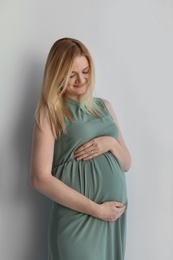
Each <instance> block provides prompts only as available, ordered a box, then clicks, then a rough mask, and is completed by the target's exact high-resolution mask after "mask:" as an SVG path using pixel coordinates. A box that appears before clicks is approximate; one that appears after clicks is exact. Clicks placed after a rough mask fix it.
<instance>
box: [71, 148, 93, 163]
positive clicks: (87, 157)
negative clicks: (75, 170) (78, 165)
mask: <svg viewBox="0 0 173 260" xmlns="http://www.w3.org/2000/svg"><path fill="white" fill-rule="evenodd" d="M93 157H94V151H93V150H91V151H89V152H86V153H83V154H82V155H77V156H76V155H75V158H76V160H77V161H79V160H84V161H85V160H90V159H92V158H93Z"/></svg>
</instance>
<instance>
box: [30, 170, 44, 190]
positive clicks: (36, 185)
mask: <svg viewBox="0 0 173 260" xmlns="http://www.w3.org/2000/svg"><path fill="white" fill-rule="evenodd" d="M41 183H42V180H41V179H40V178H39V177H37V176H36V174H34V173H32V172H31V178H30V185H31V187H32V188H33V189H35V190H40V186H41Z"/></svg>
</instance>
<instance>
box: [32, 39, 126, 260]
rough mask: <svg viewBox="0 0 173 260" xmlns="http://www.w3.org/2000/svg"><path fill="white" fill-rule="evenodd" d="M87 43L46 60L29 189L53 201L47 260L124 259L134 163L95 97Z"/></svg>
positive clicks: (61, 48) (57, 47) (57, 50)
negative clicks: (128, 187) (129, 184)
mask: <svg viewBox="0 0 173 260" xmlns="http://www.w3.org/2000/svg"><path fill="white" fill-rule="evenodd" d="M93 85H94V66H93V61H92V58H91V55H90V53H89V51H88V50H87V48H86V47H85V46H84V44H83V43H81V42H80V41H78V40H76V39H71V38H63V39H60V40H58V41H56V42H55V43H54V44H53V46H52V48H51V50H50V52H49V55H48V58H47V62H46V66H45V72H44V79H43V87H42V92H41V95H40V99H39V102H38V107H37V111H36V120H35V125H34V129H33V145H32V156H31V183H32V186H33V187H34V188H35V189H37V190H38V191H39V192H41V193H43V194H44V195H46V196H47V197H49V198H50V199H51V200H52V209H51V214H50V223H49V232H48V249H49V260H72V259H74V260H123V259H124V251H125V229H126V207H127V193H126V181H125V175H124V172H126V171H128V169H129V167H130V163H131V158H130V154H129V151H128V149H127V147H126V144H125V142H124V140H123V137H122V134H121V131H120V127H119V124H118V122H117V118H116V116H115V114H114V111H113V109H112V106H111V104H110V103H109V102H108V101H106V100H102V99H100V98H95V97H93V96H92V93H93Z"/></svg>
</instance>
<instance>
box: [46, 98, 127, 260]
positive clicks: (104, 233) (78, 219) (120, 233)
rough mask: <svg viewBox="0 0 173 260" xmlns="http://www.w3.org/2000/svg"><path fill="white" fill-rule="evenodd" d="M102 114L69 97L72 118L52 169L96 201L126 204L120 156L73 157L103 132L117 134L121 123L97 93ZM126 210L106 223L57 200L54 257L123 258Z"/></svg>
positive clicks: (51, 233)
mask: <svg viewBox="0 0 173 260" xmlns="http://www.w3.org/2000/svg"><path fill="white" fill-rule="evenodd" d="M94 100H95V103H97V105H98V108H97V112H98V113H99V114H100V116H101V117H102V119H100V118H98V117H95V116H93V115H91V114H90V113H87V112H86V111H83V110H82V109H81V108H80V104H79V102H77V101H75V100H72V99H69V98H67V99H66V104H67V106H68V108H69V109H70V112H71V113H72V116H73V121H72V122H71V121H69V120H68V119H66V127H67V133H66V134H62V135H61V137H60V138H59V139H57V140H56V141H55V146H54V158H53V168H52V174H53V175H54V176H56V177H57V178H58V179H60V180H61V181H62V182H64V183H65V184H66V185H68V186H70V187H71V188H73V189H74V190H76V191H78V192H80V193H82V194H83V195H85V196H86V197H88V198H89V199H91V200H93V201H95V202H96V203H102V202H105V201H120V202H123V203H125V204H127V192H126V180H125V174H124V172H123V171H122V169H121V167H120V165H119V163H118V161H117V159H116V158H115V157H114V156H113V154H112V153H111V152H106V153H104V154H102V155H100V156H97V157H95V158H93V159H91V160H88V161H83V160H81V161H77V160H75V159H74V151H75V150H76V149H77V148H78V147H80V146H81V145H82V144H84V143H86V142H88V141H89V140H91V139H93V138H95V137H98V136H104V135H105V136H113V137H114V138H116V139H117V137H118V128H117V126H116V124H115V123H114V121H113V120H112V118H111V116H110V114H109V112H108V110H107V108H106V106H105V105H104V102H103V101H102V99H100V98H94ZM125 236H126V211H125V213H124V214H123V215H122V216H121V217H120V218H119V219H118V220H116V221H115V222H107V221H103V220H100V219H97V218H94V217H92V216H88V215H86V214H83V213H80V212H77V211H74V210H71V209H69V208H66V207H64V206H62V205H59V204H58V203H56V202H52V208H51V214H50V222H49V229H48V254H49V260H123V259H124V252H125Z"/></svg>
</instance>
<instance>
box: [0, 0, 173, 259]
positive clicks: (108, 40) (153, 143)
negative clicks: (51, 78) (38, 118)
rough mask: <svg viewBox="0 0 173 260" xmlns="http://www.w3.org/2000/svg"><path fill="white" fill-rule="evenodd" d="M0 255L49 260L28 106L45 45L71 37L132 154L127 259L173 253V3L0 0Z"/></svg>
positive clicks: (45, 215) (38, 79) (34, 100)
mask: <svg viewBox="0 0 173 260" xmlns="http://www.w3.org/2000/svg"><path fill="white" fill-rule="evenodd" d="M0 31H1V41H0V64H1V65H0V66H1V79H0V81H1V84H0V93H1V95H0V104H1V108H0V112H1V129H0V130H1V131H0V134H1V136H0V137H1V139H0V145H1V152H0V165H1V168H0V258H1V259H5V260H31V259H32V260H46V259H47V225H48V219H49V210H50V201H49V200H48V199H47V198H45V197H44V196H43V195H41V194H39V193H38V192H36V191H34V190H33V189H32V188H31V187H30V180H29V167H30V166H29V164H30V149H31V135H32V126H33V120H34V111H35V108H36V103H37V100H38V96H39V92H40V88H41V83H42V75H43V69H44V65H45V61H46V57H47V54H48V51H49V49H50V47H51V46H52V44H53V43H54V41H55V40H57V39H59V38H61V37H65V36H69V37H73V38H78V39H79V40H81V41H82V42H84V43H85V44H86V46H87V47H88V48H89V50H90V52H91V53H92V56H93V58H94V61H95V66H96V86H95V95H96V96H99V97H102V98H105V99H107V100H109V101H110V102H111V103H112V105H113V107H114V109H115V113H116V115H117V117H118V119H119V123H120V126H121V130H122V133H123V136H124V139H125V141H126V144H127V146H128V147H129V150H130V151H131V155H132V167H131V169H130V171H129V172H128V173H127V185H128V194H129V208H128V230H127V247H126V260H139V259H140V260H146V259H148V260H153V259H157V260H163V259H165V260H172V259H173V247H172V244H173V222H172V219H173V189H172V186H173V184H172V183H173V134H172V132H173V131H172V130H173V119H172V118H173V117H172V111H173V102H172V92H171V88H172V86H173V77H172V68H173V48H172V46H173V2H172V1H171V0H160V1H157V0H141V1H139V0H131V1H130V0H129V1H128V0H121V1H120V0H107V1H104V0H97V1H96V0H88V1H81V0H63V1H60V0H57V1H55V0H51V1H41V0H37V1H34V0H28V1H27V0H16V1H12V0H11V1H10V0H4V1H3V0H2V1H1V3H0Z"/></svg>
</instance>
